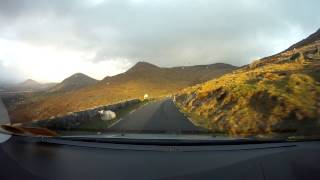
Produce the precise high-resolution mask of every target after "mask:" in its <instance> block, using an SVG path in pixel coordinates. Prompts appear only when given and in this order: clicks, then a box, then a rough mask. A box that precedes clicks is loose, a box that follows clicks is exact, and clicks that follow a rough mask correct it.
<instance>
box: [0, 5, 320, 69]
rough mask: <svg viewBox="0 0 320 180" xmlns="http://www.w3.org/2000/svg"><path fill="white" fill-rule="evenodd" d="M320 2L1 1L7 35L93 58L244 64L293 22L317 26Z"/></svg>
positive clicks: (0, 18)
mask: <svg viewBox="0 0 320 180" xmlns="http://www.w3.org/2000/svg"><path fill="white" fill-rule="evenodd" d="M319 6H320V2H319V1H317V0H310V1H308V3H306V2H305V1H303V0H291V1H290V0H282V1H278V0H267V1H250V0H232V1H211V0H202V1H192V0H185V1H182V0H181V1H179V0H175V1H173V0H170V1H169V0H161V1H160V0H154V1H141V2H137V3H134V2H133V1H130V0H123V1H121V0H106V1H105V2H103V3H100V4H97V5H93V4H92V3H90V1H85V2H83V1H81V3H80V1H69V0H68V1H65V0H60V1H59V0H56V1H49V0H43V1H40V0H38V1H31V0H20V1H12V0H0V25H2V26H3V27H4V28H3V30H0V37H1V36H2V37H4V38H14V39H16V40H20V41H25V42H28V43H31V44H37V45H52V46H56V47H59V48H73V49H80V50H83V51H86V50H91V51H95V52H96V57H95V58H93V59H92V61H105V60H108V59H115V58H127V59H130V60H132V61H138V60H147V61H150V62H151V63H155V64H158V65H164V66H175V65H186V64H190V65H191V64H204V63H214V62H227V63H231V64H234V65H243V64H246V63H249V62H250V61H251V60H252V58H254V57H262V56H266V55H270V54H271V53H274V52H273V50H274V47H273V46H274V43H276V42H274V41H275V40H284V41H285V40H286V38H290V36H291V34H290V33H288V32H289V31H291V30H292V28H297V29H298V30H301V31H302V33H303V35H307V34H310V33H312V32H313V31H315V30H317V29H318V28H319V27H320V16H319V15H318V13H317V12H318V7H319ZM1 31H6V33H4V32H2V33H1ZM8 32H9V33H8ZM261 38H262V39H261ZM296 40H298V39H296ZM288 43H294V42H288ZM289 45H290V44H288V46H289ZM283 48H286V47H283Z"/></svg>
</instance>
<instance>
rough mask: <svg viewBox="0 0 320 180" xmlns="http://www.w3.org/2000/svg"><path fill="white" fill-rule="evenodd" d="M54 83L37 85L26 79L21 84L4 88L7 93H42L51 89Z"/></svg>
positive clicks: (33, 81) (37, 83)
mask: <svg viewBox="0 0 320 180" xmlns="http://www.w3.org/2000/svg"><path fill="white" fill-rule="evenodd" d="M54 85H55V83H39V82H37V81H35V80H32V79H27V80H25V81H23V82H21V83H18V84H14V85H7V86H6V87H5V89H6V91H8V92H21V91H43V90H47V89H49V88H51V87H53V86H54Z"/></svg>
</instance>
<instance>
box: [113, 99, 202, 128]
mask: <svg viewBox="0 0 320 180" xmlns="http://www.w3.org/2000/svg"><path fill="white" fill-rule="evenodd" d="M107 131H120V132H121V131H123V132H127V131H129V132H145V133H146V132H152V133H184V132H199V131H201V129H200V128H198V127H196V126H194V125H193V124H192V123H191V122H190V121H189V120H188V118H186V117H185V116H184V114H182V113H181V112H180V111H179V110H178V109H177V107H176V106H175V104H174V103H173V101H172V100H171V99H164V100H161V101H156V102H151V103H149V104H147V105H145V106H143V107H140V108H139V109H137V110H136V111H133V112H132V113H130V114H128V115H127V116H125V117H123V118H122V119H121V120H120V121H118V122H117V123H116V124H114V125H113V126H111V127H110V128H109V129H108V130H107Z"/></svg>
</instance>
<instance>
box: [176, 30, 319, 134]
mask: <svg viewBox="0 0 320 180" xmlns="http://www.w3.org/2000/svg"><path fill="white" fill-rule="evenodd" d="M317 33H318V32H317ZM317 33H315V34H317ZM310 37H312V41H311V40H308V38H307V39H305V40H303V41H301V42H299V43H297V44H296V45H294V46H292V47H294V48H289V50H287V51H285V52H283V53H280V54H277V55H275V56H270V57H267V58H263V59H261V60H259V61H255V62H253V63H252V64H250V65H248V66H245V67H243V68H241V69H238V70H237V71H234V72H233V73H229V74H226V75H224V76H222V77H220V78H218V79H214V80H211V81H208V82H206V83H203V84H200V85H197V86H193V87H190V88H187V89H184V90H182V91H181V92H179V93H178V94H177V105H178V106H179V107H180V108H181V110H182V111H184V112H185V113H187V114H188V115H189V116H190V117H191V119H193V121H194V123H195V124H197V125H198V126H201V127H204V128H207V129H210V130H212V132H220V133H228V134H232V135H259V134H279V133H282V134H283V133H291V134H292V133H294V134H296V135H301V134H304V135H308V134H309V135H312V134H315V133H316V134H319V133H320V123H319V122H320V121H319V117H320V41H319V40H320V37H319V36H314V35H311V36H310ZM308 42H310V43H308Z"/></svg>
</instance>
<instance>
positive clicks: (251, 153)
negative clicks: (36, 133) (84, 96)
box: [0, 136, 320, 180]
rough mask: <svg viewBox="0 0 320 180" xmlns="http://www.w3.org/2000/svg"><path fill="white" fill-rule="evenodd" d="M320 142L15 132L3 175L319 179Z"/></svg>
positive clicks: (2, 153)
mask: <svg viewBox="0 0 320 180" xmlns="http://www.w3.org/2000/svg"><path fill="white" fill-rule="evenodd" d="M319 152H320V142H318V141H309V142H284V143H279V142H277V143H258V144H243V145H240V144H234V145H221V144H220V145H219V144H218V145H199V146H192V145H177V146H175V145H171V146H170V145H163V144H162V145H148V144H144V145H143V144H132V143H131V144H122V143H112V142H110V143H108V142H105V143H102V142H84V141H74V140H64V139H45V140H44V139H43V138H33V137H20V136H12V137H11V138H10V139H9V140H7V141H6V142H3V143H1V145H0V162H1V163H0V172H1V173H0V179H1V180H5V179H10V180H14V179H24V180H26V179H30V180H37V179H52V180H59V179H63V180H68V179H70V180H74V179H77V180H81V179H90V180H91V179H97V180H99V179H139V180H141V179H183V180H185V179H223V180H227V179H243V180H245V179H248V180H249V179H250V180H251V179H253V180H260V179H261V180H269V179H270V180H277V179H279V180H280V179H281V180H286V179H303V180H307V179H308V180H310V179H320V173H319V172H320V153H319Z"/></svg>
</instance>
